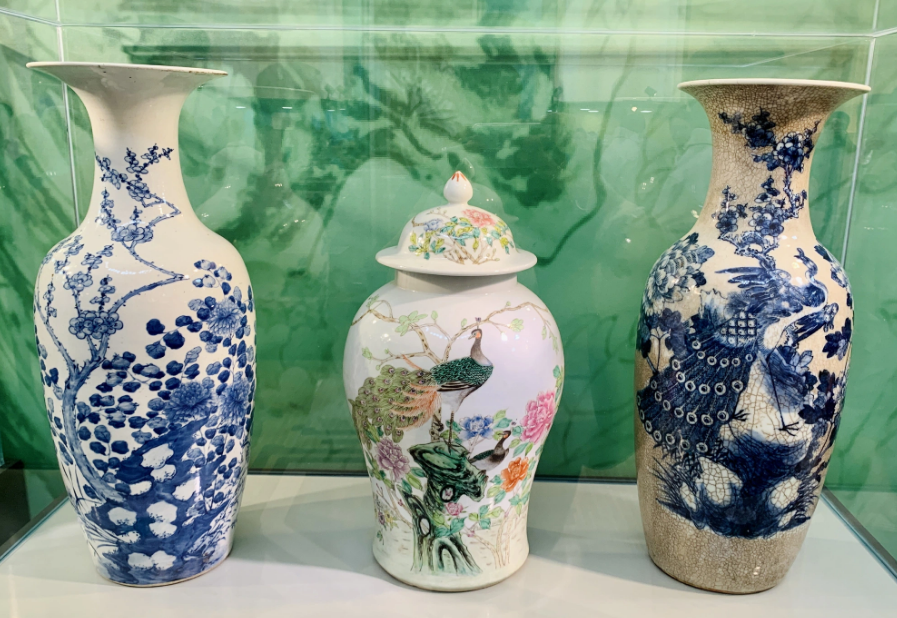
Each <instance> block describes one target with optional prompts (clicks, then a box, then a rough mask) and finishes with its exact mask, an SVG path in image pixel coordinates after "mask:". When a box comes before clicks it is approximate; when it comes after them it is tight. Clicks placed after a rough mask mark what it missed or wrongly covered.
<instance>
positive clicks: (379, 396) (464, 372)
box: [349, 327, 494, 446]
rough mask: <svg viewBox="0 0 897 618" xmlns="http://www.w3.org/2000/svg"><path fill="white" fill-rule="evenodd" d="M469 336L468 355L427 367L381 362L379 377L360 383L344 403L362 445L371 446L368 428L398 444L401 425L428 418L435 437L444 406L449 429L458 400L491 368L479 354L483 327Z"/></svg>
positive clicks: (482, 380)
mask: <svg viewBox="0 0 897 618" xmlns="http://www.w3.org/2000/svg"><path fill="white" fill-rule="evenodd" d="M469 338H470V339H473V340H474V341H473V345H472V346H471V348H470V355H469V356H465V357H464V358H458V359H455V360H451V361H447V362H445V363H440V364H438V365H435V366H434V367H431V368H430V369H429V370H426V369H421V368H420V367H417V366H413V367H414V368H412V369H404V368H396V367H393V366H392V365H383V367H382V368H381V369H380V375H378V376H376V377H371V378H368V379H367V380H365V381H364V384H363V385H362V386H361V388H359V389H358V397H356V398H355V399H354V400H353V399H350V400H349V404H350V405H351V407H352V418H353V419H354V420H355V428H356V430H358V435H359V436H360V437H361V439H362V441H363V442H364V443H365V445H367V446H370V444H371V439H372V437H373V434H372V433H371V432H373V431H376V428H377V427H380V428H381V429H382V430H383V433H384V435H388V436H390V437H391V438H392V440H393V441H394V442H398V441H399V440H401V439H402V432H403V431H404V430H405V429H408V428H409V427H422V426H423V425H424V423H426V422H427V421H429V420H431V419H432V421H433V427H432V428H431V434H432V437H433V439H434V440H435V439H436V438H438V436H439V434H440V433H441V431H442V427H443V425H442V422H441V413H442V411H443V409H446V410H448V411H449V413H450V420H449V427H450V428H452V427H454V419H455V412H456V411H457V410H458V408H459V407H460V406H461V403H462V402H463V401H464V400H465V399H466V398H467V397H468V396H469V395H470V394H471V393H473V392H474V391H475V390H477V389H478V388H480V387H481V386H483V384H485V383H486V380H488V379H489V377H490V376H491V375H492V371H493V369H494V368H493V366H492V362H491V361H490V360H489V359H488V358H486V356H485V355H484V354H483V349H482V340H483V331H482V330H480V328H479V327H477V328H476V329H474V330H473V332H471V334H470V337H469ZM406 360H407V359H406ZM408 362H409V363H410V361H408ZM449 442H451V439H450V440H449Z"/></svg>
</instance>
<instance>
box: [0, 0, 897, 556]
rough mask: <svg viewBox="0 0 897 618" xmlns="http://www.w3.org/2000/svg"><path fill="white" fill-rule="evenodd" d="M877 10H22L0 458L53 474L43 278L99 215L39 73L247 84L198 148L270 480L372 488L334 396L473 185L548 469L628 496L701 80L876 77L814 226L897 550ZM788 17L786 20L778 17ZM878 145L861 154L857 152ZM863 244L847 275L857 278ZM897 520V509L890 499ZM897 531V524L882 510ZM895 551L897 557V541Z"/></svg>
mask: <svg viewBox="0 0 897 618" xmlns="http://www.w3.org/2000/svg"><path fill="white" fill-rule="evenodd" d="M881 4H882V5H884V6H882V7H880V8H879V10H878V11H877V12H876V10H875V8H876V6H877V5H878V3H876V2H875V1H874V0H859V1H858V0H832V1H829V2H825V3H819V2H811V1H809V0H807V1H794V2H790V3H781V2H779V1H778V0H761V1H759V2H751V3H747V2H736V1H734V0H682V1H678V2H677V1H671V0H662V1H661V0H629V1H625V0H617V1H612V2H610V1H609V2H602V1H597V0H595V1H582V2H577V1H575V0H569V1H564V0H539V1H536V0H527V1H513V0H459V1H457V2H452V3H445V2H435V1H433V2H420V1H411V0H381V1H377V0H369V1H353V2H349V1H344V2H332V3H320V2H294V1H289V2H288V1H287V0H251V1H248V2H247V1H245V0H244V1H239V2H238V1H237V0H232V1H231V2H220V3H217V10H216V11H215V12H210V11H209V3H206V2H194V1H189V0H180V1H178V2H172V1H170V0H157V1H154V2H149V1H146V2H142V1H133V0H130V1H128V2H122V3H120V4H118V3H115V2H109V1H100V0H94V1H85V0H61V2H59V3H58V13H57V4H56V3H54V2H47V1H44V2H37V1H34V0H0V7H2V8H0V200H2V203H0V267H2V268H0V310H2V316H3V326H4V328H3V329H2V330H0V341H2V351H0V363H2V365H0V435H2V440H3V448H4V451H5V453H6V455H7V457H8V458H11V459H12V458H16V459H23V460H25V461H26V463H27V464H28V465H29V466H31V467H35V468H41V467H43V468H52V467H53V466H55V456H54V455H53V452H52V447H51V443H50V440H49V436H48V434H47V432H46V429H45V427H44V423H45V413H44V411H43V407H42V403H41V396H40V389H39V381H38V374H37V371H36V369H37V367H36V363H35V362H33V361H34V352H33V350H32V345H33V344H32V338H31V326H30V320H31V318H30V304H31V293H32V288H31V286H32V281H33V279H34V276H35V274H36V269H37V265H38V263H39V261H40V258H41V257H42V256H43V254H44V252H45V251H46V250H47V249H48V248H49V246H50V245H51V244H53V243H54V242H55V241H56V240H58V239H59V238H61V237H62V236H64V235H65V234H66V233H67V232H68V231H70V230H71V229H73V228H74V226H75V225H76V222H77V221H78V220H79V216H80V215H83V213H84V211H85V209H86V204H87V203H88V201H89V199H90V195H91V191H92V187H91V183H92V176H93V171H92V164H93V150H92V143H91V137H90V128H89V123H88V120H87V117H86V114H85V113H84V109H83V106H82V105H81V103H80V101H79V100H78V99H77V97H76V96H75V95H73V94H72V93H68V95H66V94H65V91H64V89H63V88H62V87H61V86H60V84H59V83H58V82H57V81H55V80H54V79H52V78H49V77H46V76H42V75H39V74H36V73H33V72H30V71H28V70H26V69H25V68H24V66H23V65H24V63H25V62H27V61H29V60H52V59H60V58H64V59H66V60H82V61H110V62H134V63H149V64H151V63H157V64H180V65H195V66H205V67H214V68H221V69H225V70H227V71H228V72H229V73H230V75H229V77H227V78H224V79H221V80H217V81H214V82H211V83H210V84H208V85H207V86H206V87H204V88H202V89H201V90H200V91H198V92H197V93H195V94H194V95H193V96H191V98H190V99H189V101H188V103H187V105H186V108H185V110H184V113H183V114H182V116H181V126H180V147H181V159H182V162H183V171H184V175H185V177H186V182H187V189H188V192H189V194H190V197H191V200H192V202H193V205H194V208H195V209H196V211H197V212H198V213H199V215H200V216H201V217H202V218H203V220H204V221H205V222H206V224H207V225H208V226H209V227H211V228H212V229H214V230H215V231H217V232H218V233H220V234H222V235H223V236H225V237H226V238H228V239H229V240H231V242H233V243H234V244H235V245H236V246H237V248H238V249H239V250H240V251H241V252H242V254H243V256H244V258H245V260H246V262H247V265H248V267H249V270H250V274H251V276H252V278H253V283H254V286H255V289H256V293H257V297H258V308H259V316H258V319H259V330H258V333H259V348H258V361H259V368H258V374H259V385H260V387H259V395H258V408H257V421H256V423H255V428H254V435H253V452H252V465H253V467H255V468H257V469H286V470H333V471H342V470H361V469H363V462H362V459H361V451H360V449H359V447H358V445H357V442H356V438H355V435H354V432H353V428H352V425H351V423H350V420H349V415H348V411H347V408H346V403H345V398H344V395H343V391H342V383H341V364H342V349H343V342H344V338H345V335H346V332H347V328H348V324H349V321H350V320H351V317H352V315H353V314H354V312H355V310H356V309H357V307H358V306H359V305H360V304H361V302H362V301H363V300H364V299H365V298H366V297H367V295H368V294H369V292H371V291H372V290H373V289H375V288H376V287H378V286H379V285H380V284H382V283H384V282H386V281H387V280H388V279H389V278H390V276H391V273H390V271H388V269H386V268H384V267H381V266H379V265H377V264H376V263H375V262H374V260H373V255H374V253H375V252H376V251H377V250H379V249H381V248H383V247H384V246H387V245H389V244H392V243H394V242H395V241H396V239H397V237H398V232H399V230H400V229H401V227H402V225H403V224H404V222H405V221H406V220H407V219H408V218H409V217H410V216H411V215H413V214H414V213H416V212H418V211H420V210H422V209H424V208H426V207H429V206H433V205H437V204H439V203H441V195H440V193H441V188H442V185H443V183H444V182H445V180H446V179H447V178H448V176H449V175H450V174H451V173H452V172H453V171H454V170H456V169H461V170H463V171H464V172H465V173H466V174H467V175H468V177H469V178H471V180H472V182H473V183H474V188H475V198H474V200H473V202H474V203H476V204H479V205H483V206H485V207H487V208H489V209H491V210H495V211H497V212H499V213H500V214H501V215H502V217H503V218H504V219H505V220H506V221H508V222H509V224H510V225H511V226H512V228H513V230H514V233H515V236H516V238H517V240H518V242H519V244H520V245H521V246H523V247H525V248H527V249H529V250H531V251H533V252H534V253H536V255H537V256H538V258H539V263H538V266H537V267H536V268H535V269H533V270H532V271H530V272H527V273H525V274H524V275H523V276H522V277H521V280H522V281H523V283H525V284H526V285H528V286H529V287H531V288H532V289H533V290H534V291H535V292H536V293H538V294H539V295H540V296H541V297H542V298H543V299H545V301H546V302H547V303H548V304H549V305H550V307H551V309H552V311H553V312H554V314H555V316H556V318H557V320H558V323H559V325H560V328H561V333H562V335H563V337H564V340H565V344H566V345H565V348H566V354H567V387H566V389H565V396H564V400H563V403H562V406H561V411H560V413H559V414H558V417H557V421H556V423H555V428H554V430H553V431H552V434H551V436H550V438H549V442H548V445H547V448H546V450H545V455H544V456H543V460H542V465H541V466H540V472H541V473H542V474H545V475H562V476H622V477H627V476H632V475H633V473H634V466H633V460H632V420H631V415H632V393H631V374H632V355H633V352H632V347H633V340H634V327H635V320H636V314H637V310H638V306H639V301H640V297H641V290H642V286H643V284H644V279H645V277H646V275H647V272H648V270H649V269H650V267H651V264H652V263H653V262H654V260H655V259H656V257H657V256H658V255H659V254H660V253H661V252H662V251H663V250H664V249H665V248H667V247H668V246H669V245H670V244H671V243H672V242H674V241H675V239H676V238H678V237H679V236H680V235H681V234H682V233H683V232H684V231H686V230H687V229H688V228H689V227H690V225H691V222H692V221H693V219H694V217H695V216H696V212H697V210H699V209H700V207H701V205H702V203H703V200H704V194H705V192H706V187H707V182H708V179H709V171H710V147H709V139H710V138H709V131H708V129H707V120H706V117H705V116H704V113H703V111H702V110H701V108H700V107H699V106H698V105H697V103H696V102H694V101H693V100H691V99H690V98H689V97H687V96H685V95H683V94H681V93H679V92H678V91H677V90H676V84H677V83H678V82H680V81H683V80H689V79H699V78H713V77H801V78H817V79H834V80H844V81H855V82H868V83H870V84H871V85H872V87H873V89H874V94H872V95H870V96H868V97H867V98H866V100H865V101H863V100H854V101H852V102H850V103H849V104H847V105H845V106H844V107H842V108H841V109H840V110H839V111H838V112H836V113H835V114H834V115H833V116H832V118H831V120H830V122H829V123H828V125H827V126H826V128H825V131H824V133H823V136H822V138H821V140H820V143H819V146H818V149H817V150H816V151H815V152H814V158H815V164H814V168H813V178H812V182H811V200H812V212H813V220H814V226H815V228H816V231H817V234H818V235H819V236H820V238H821V240H822V241H823V243H824V244H826V245H827V246H828V247H829V248H830V249H831V250H832V252H833V253H835V254H836V255H838V256H840V257H842V258H844V259H845V261H846V266H847V269H848V272H849V274H850V275H851V276H852V281H853V286H854V291H855V297H856V299H857V326H856V337H855V343H854V355H853V365H852V367H853V372H852V377H851V380H852V383H851V387H850V389H849V391H848V399H847V407H846V409H845V411H844V415H843V423H842V434H841V437H840V441H839V444H838V446H837V449H836V453H835V457H834V460H833V462H832V467H831V473H830V477H829V479H830V480H829V484H830V486H834V487H839V488H841V489H842V490H843V492H842V493H841V494H840V495H842V497H843V499H844V500H845V501H847V502H848V503H849V505H850V506H851V507H852V508H854V509H855V511H856V512H857V513H859V514H861V515H862V517H861V519H862V520H863V521H864V523H867V525H869V526H870V527H873V528H874V529H875V531H876V533H877V534H879V535H880V536H881V537H882V538H884V537H888V535H893V537H892V541H893V543H894V546H897V523H895V521H897V516H895V515H893V513H895V512H897V508H894V506H897V504H894V503H895V502H897V498H895V496H897V403H895V401H897V380H895V375H894V374H895V373H897V362H895V361H894V360H892V355H891V354H890V346H891V345H895V344H897V321H895V320H894V319H892V318H891V316H892V314H894V313H895V312H897V282H895V279H894V277H893V276H891V272H892V271H893V270H894V267H893V264H894V262H895V259H897V243H895V242H893V240H892V238H891V237H892V232H891V230H892V227H894V225H897V208H895V206H894V201H895V198H897V180H895V175H894V169H895V164H897V149H895V147H894V146H892V145H891V143H890V140H891V139H894V135H895V133H894V129H895V128H897V126H895V124H897V107H895V106H897V93H895V91H894V88H895V84H897V70H895V68H894V65H893V62H890V61H889V60H888V58H893V57H894V53H895V52H897V34H894V35H890V36H889V35H888V32H889V31H888V30H887V29H888V28H894V27H897V10H894V9H891V8H888V6H887V5H888V3H881ZM770 15H774V16H775V17H774V18H769V17H768V16H770ZM858 145H859V149H858ZM845 248H846V251H847V253H846V255H845V254H844V251H845ZM889 501H890V504H891V505H892V506H891V508H890V511H886V509H885V508H884V505H887V504H889ZM883 512H887V513H889V514H884V515H883V514H882V513H883ZM888 538H891V537H888Z"/></svg>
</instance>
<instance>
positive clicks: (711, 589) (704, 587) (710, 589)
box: [651, 556, 782, 596]
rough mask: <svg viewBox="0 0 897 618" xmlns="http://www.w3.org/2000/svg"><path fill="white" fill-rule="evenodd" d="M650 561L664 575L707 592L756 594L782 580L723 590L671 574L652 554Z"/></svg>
mask: <svg viewBox="0 0 897 618" xmlns="http://www.w3.org/2000/svg"><path fill="white" fill-rule="evenodd" d="M651 562H653V563H654V566H656V567H657V568H658V569H660V570H661V571H663V572H664V574H665V575H667V576H669V577H672V578H673V579H675V580H676V581H677V582H680V583H683V584H685V585H686V586H691V587H692V588H697V589H698V590H706V591H707V592H716V593H718V594H731V595H733V596H740V595H748V594H758V593H760V592H765V591H767V590H772V589H773V588H775V587H776V586H778V585H779V584H780V583H781V581H782V580H778V581H776V582H774V583H771V584H769V585H764V586H761V587H758V588H755V589H751V590H725V589H723V588H714V587H713V586H708V585H706V584H701V583H700V582H699V581H697V580H692V581H690V578H688V577H678V576H676V575H674V574H673V572H672V571H673V569H666V568H664V567H663V565H661V564H660V563H659V562H658V561H657V560H655V559H654V556H651Z"/></svg>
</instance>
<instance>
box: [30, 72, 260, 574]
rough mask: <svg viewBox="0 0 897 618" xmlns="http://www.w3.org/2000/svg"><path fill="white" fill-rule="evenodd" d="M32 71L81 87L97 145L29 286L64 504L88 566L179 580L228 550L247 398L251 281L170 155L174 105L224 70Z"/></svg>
mask: <svg viewBox="0 0 897 618" xmlns="http://www.w3.org/2000/svg"><path fill="white" fill-rule="evenodd" d="M28 66H29V67H31V68H35V69H39V70H41V71H43V72H45V73H49V74H51V75H54V76H56V77H58V78H59V79H61V80H62V81H64V82H65V83H66V84H68V85H69V86H70V87H71V88H72V90H74V91H75V92H76V93H77V94H78V95H79V96H80V98H81V99H82V101H83V102H84V104H85V106H86V107H87V111H88V113H89V115H90V121H91V124H92V127H93V136H94V144H95V149H96V168H95V174H94V185H93V193H92V197H91V201H90V206H89V208H88V211H87V215H86V217H85V218H84V221H83V222H82V223H81V225H80V226H79V227H78V228H77V229H76V230H75V231H74V232H73V233H72V234H71V235H70V236H69V237H68V238H65V239H64V240H62V241H61V242H59V244H57V245H56V246H55V247H53V248H52V249H51V250H50V252H49V253H48V254H47V256H46V258H44V260H43V263H42V265H41V267H40V272H39V275H38V279H37V287H36V289H35V294H34V323H35V336H36V339H37V347H38V352H39V356H40V369H41V375H42V378H43V383H44V394H45V398H46V403H47V416H48V419H49V421H50V430H51V431H52V434H53V441H54V443H55V445H56V452H57V455H58V459H59V465H60V468H61V470H62V474H63V477H64V479H65V485H66V488H67V490H68V495H69V499H70V500H71V503H72V505H73V506H74V507H75V510H76V511H77V514H78V517H79V518H80V521H81V524H82V525H83V528H84V532H85V534H86V536H87V542H88V545H89V547H90V551H91V554H92V557H93V560H94V563H95V564H96V567H97V569H98V570H99V572H100V574H101V575H103V576H104V577H106V578H108V579H110V580H112V581H114V582H117V583H120V584H126V585H131V586H157V585H163V584H170V583H173V582H177V581H180V580H184V579H189V578H191V577H195V576H197V575H200V574H202V573H204V572H206V571H208V570H209V569H212V568H214V567H215V566H216V565H217V564H219V563H220V562H221V561H222V560H224V559H225V558H226V557H227V554H228V552H229V551H230V547H231V542H232V540H233V528H234V524H235V521H236V516H237V509H238V506H239V502H240V495H241V492H242V488H243V481H244V478H245V475H246V466H247V455H248V449H249V430H250V419H251V414H252V407H253V403H252V402H253V397H254V392H255V346H254V343H253V342H254V340H255V311H254V307H253V300H252V298H253V297H252V288H251V287H250V284H249V277H248V275H247V272H246V268H245V266H244V265H243V261H242V260H241V259H240V256H239V254H238V253H237V251H236V249H234V248H233V247H232V246H231V245H230V244H229V243H228V242H227V241H226V240H224V239H223V238H221V237H219V236H217V235H216V234H214V233H213V232H211V231H210V230H208V229H207V228H206V227H205V226H203V224H202V223H200V221H199V219H198V218H197V217H196V215H195V214H194V213H193V210H192V209H191V207H190V203H189V201H188V199H187V194H186V191H185V189H184V183H183V180H182V177H181V170H180V163H179V157H178V116H179V114H180V111H181V106H182V104H183V103H184V101H185V100H186V98H187V96H188V95H189V94H190V92H191V91H192V90H193V89H195V88H196V87H197V86H199V85H200V84H202V83H204V82H206V81H208V80H210V79H212V78H215V77H218V76H221V75H225V73H222V72H220V71H209V70H203V69H188V68H178V67H162V66H158V67H157V66H142V65H114V64H88V63H56V62H53V63H43V62H42V63H32V64H29V65H28Z"/></svg>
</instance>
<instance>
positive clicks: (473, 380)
mask: <svg viewBox="0 0 897 618" xmlns="http://www.w3.org/2000/svg"><path fill="white" fill-rule="evenodd" d="M493 369H494V367H493V366H492V365H481V364H479V363H478V362H476V361H475V360H474V359H472V358H471V357H469V356H465V357H464V358H459V359H456V360H452V361H448V362H447V363H442V364H440V365H436V366H435V367H433V368H432V369H430V372H431V373H432V375H433V379H434V380H435V381H436V383H437V384H440V385H441V384H447V383H449V382H463V383H465V384H469V385H470V386H477V387H479V386H482V385H483V384H485V383H486V380H488V379H489V377H490V376H491V375H492V371H493Z"/></svg>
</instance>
